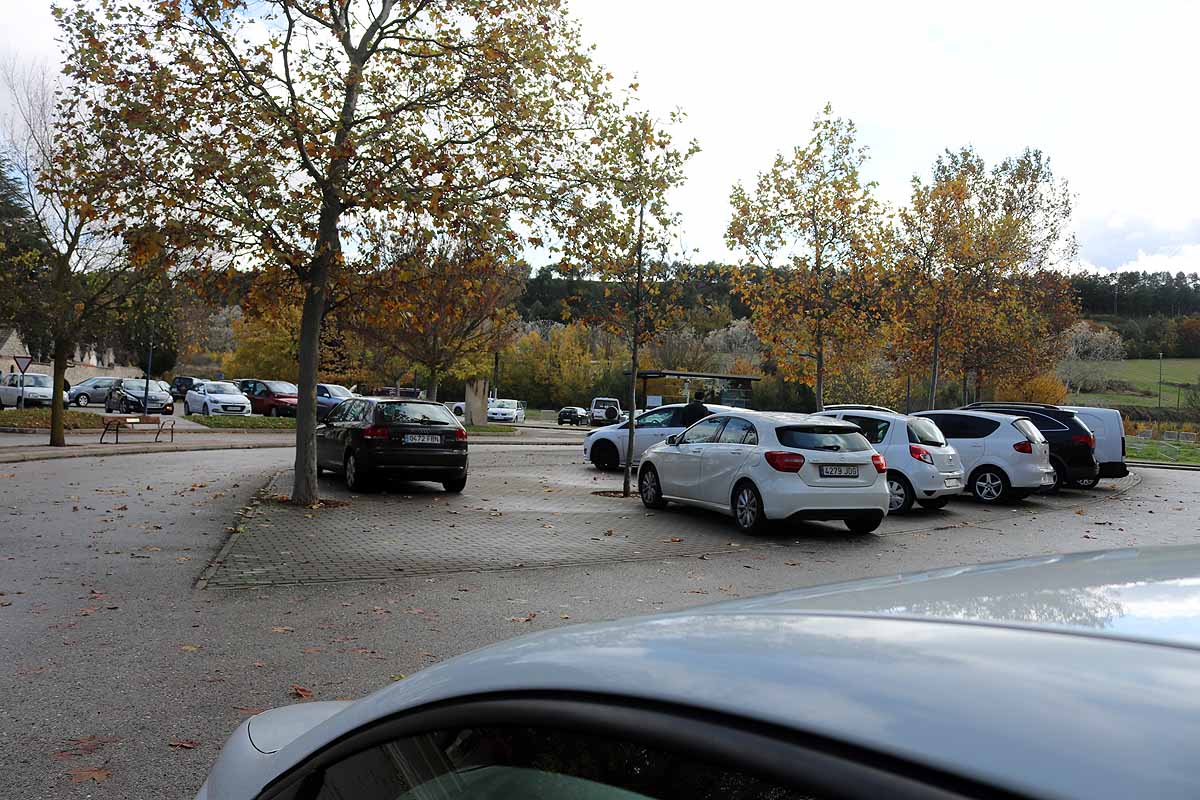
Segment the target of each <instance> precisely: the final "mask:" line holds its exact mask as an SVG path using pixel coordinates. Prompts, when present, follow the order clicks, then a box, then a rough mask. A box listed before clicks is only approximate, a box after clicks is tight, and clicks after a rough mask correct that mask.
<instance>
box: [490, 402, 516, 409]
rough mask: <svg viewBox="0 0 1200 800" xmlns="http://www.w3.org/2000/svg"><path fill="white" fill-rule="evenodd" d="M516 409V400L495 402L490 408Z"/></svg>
mask: <svg viewBox="0 0 1200 800" xmlns="http://www.w3.org/2000/svg"><path fill="white" fill-rule="evenodd" d="M516 407H517V401H516V400H497V401H496V404H495V405H493V406H492V408H516Z"/></svg>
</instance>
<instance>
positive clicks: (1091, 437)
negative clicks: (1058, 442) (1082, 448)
mask: <svg viewBox="0 0 1200 800" xmlns="http://www.w3.org/2000/svg"><path fill="white" fill-rule="evenodd" d="M1071 442H1072V443H1073V444H1086V445H1087V446H1088V447H1090V448H1092V449H1093V450H1095V449H1096V435H1095V434H1094V433H1089V434H1088V435H1086V436H1084V435H1083V434H1082V433H1073V434H1071Z"/></svg>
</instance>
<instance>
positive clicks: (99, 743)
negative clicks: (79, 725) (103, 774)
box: [54, 736, 120, 760]
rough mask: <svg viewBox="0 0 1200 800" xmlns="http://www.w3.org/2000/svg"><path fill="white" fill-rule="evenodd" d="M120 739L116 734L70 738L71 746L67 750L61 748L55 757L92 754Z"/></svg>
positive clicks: (63, 757) (61, 758) (62, 758)
mask: <svg viewBox="0 0 1200 800" xmlns="http://www.w3.org/2000/svg"><path fill="white" fill-rule="evenodd" d="M117 741H120V740H119V739H118V738H117V737H116V736H84V737H83V738H82V739H68V740H67V744H69V745H70V747H68V748H66V749H65V750H59V751H58V752H57V753H54V757H55V758H57V759H60V760H65V759H68V758H75V757H76V756H86V755H90V754H92V753H94V752H96V751H97V750H99V749H100V748H101V747H103V746H104V745H106V744H112V743H113V742H117Z"/></svg>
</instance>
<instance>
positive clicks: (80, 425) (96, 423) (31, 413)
mask: <svg viewBox="0 0 1200 800" xmlns="http://www.w3.org/2000/svg"><path fill="white" fill-rule="evenodd" d="M0 427H3V428H37V429H40V430H47V431H48V430H50V409H48V408H20V409H17V408H6V409H5V410H3V411H0ZM103 427H104V423H103V422H101V421H100V417H98V416H96V415H95V414H85V413H84V412H82V411H64V412H63V428H64V429H65V430H68V431H77V430H82V429H85V428H90V429H92V430H98V429H100V428H103Z"/></svg>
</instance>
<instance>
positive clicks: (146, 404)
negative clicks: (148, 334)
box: [142, 339, 154, 414]
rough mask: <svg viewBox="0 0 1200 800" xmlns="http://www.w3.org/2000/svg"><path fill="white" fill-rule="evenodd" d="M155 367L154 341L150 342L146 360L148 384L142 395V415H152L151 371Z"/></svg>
mask: <svg viewBox="0 0 1200 800" xmlns="http://www.w3.org/2000/svg"><path fill="white" fill-rule="evenodd" d="M153 367H154V339H151V340H150V352H149V354H148V355H147V358H146V384H145V391H144V392H143V393H142V413H143V414H149V413H150V370H151V369H152V368H153Z"/></svg>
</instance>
